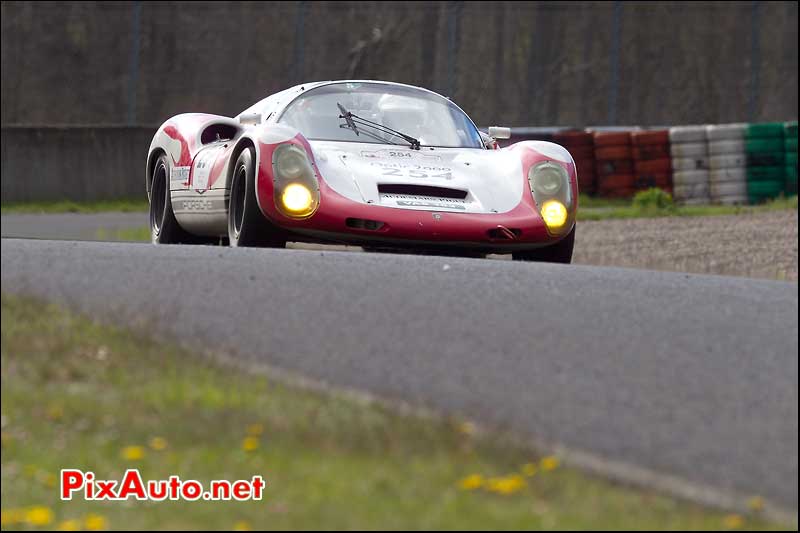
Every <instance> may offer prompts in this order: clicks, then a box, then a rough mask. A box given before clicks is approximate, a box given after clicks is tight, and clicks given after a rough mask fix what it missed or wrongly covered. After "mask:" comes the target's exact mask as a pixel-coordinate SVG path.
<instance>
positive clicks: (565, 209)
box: [528, 161, 575, 235]
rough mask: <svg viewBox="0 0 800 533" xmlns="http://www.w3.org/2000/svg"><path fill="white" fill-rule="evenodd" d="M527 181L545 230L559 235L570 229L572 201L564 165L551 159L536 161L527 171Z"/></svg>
mask: <svg viewBox="0 0 800 533" xmlns="http://www.w3.org/2000/svg"><path fill="white" fill-rule="evenodd" d="M528 183H529V185H530V189H531V194H532V195H533V199H534V201H535V202H536V207H537V209H538V210H539V215H541V217H542V220H544V223H545V225H546V226H547V231H548V232H549V233H550V234H552V235H559V234H562V233H564V232H565V231H566V230H568V229H570V227H571V225H572V224H571V222H572V220H573V219H574V216H575V213H574V209H573V205H574V201H573V198H572V189H571V188H570V184H569V174H567V171H566V170H565V169H564V167H562V166H561V165H559V164H557V163H554V162H552V161H544V162H541V163H537V164H535V165H533V166H532V167H531V168H530V170H529V171H528Z"/></svg>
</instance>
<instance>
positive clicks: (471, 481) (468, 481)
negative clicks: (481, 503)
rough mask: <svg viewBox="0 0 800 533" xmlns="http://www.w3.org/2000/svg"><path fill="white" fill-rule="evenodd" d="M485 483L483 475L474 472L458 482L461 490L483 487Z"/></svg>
mask: <svg viewBox="0 0 800 533" xmlns="http://www.w3.org/2000/svg"><path fill="white" fill-rule="evenodd" d="M482 485H483V476H481V475H480V474H472V475H471V476H467V477H465V478H463V479H462V480H461V481H459V482H458V486H459V487H460V488H461V490H475V489H479V488H481V486H482Z"/></svg>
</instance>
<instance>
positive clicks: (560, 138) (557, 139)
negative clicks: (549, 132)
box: [553, 130, 594, 146]
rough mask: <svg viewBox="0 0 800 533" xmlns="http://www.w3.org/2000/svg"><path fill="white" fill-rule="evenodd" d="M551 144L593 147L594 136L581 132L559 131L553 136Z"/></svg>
mask: <svg viewBox="0 0 800 533" xmlns="http://www.w3.org/2000/svg"><path fill="white" fill-rule="evenodd" d="M553 142H554V143H556V144H560V145H561V146H594V136H593V135H592V134H591V133H589V132H587V131H583V130H567V131H559V132H558V133H554V134H553Z"/></svg>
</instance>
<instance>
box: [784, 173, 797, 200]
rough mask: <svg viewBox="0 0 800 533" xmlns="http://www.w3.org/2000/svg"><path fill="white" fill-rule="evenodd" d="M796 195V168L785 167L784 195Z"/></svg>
mask: <svg viewBox="0 0 800 533" xmlns="http://www.w3.org/2000/svg"><path fill="white" fill-rule="evenodd" d="M795 194H797V167H786V195H787V196H792V195H795Z"/></svg>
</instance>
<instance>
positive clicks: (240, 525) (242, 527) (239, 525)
mask: <svg viewBox="0 0 800 533" xmlns="http://www.w3.org/2000/svg"><path fill="white" fill-rule="evenodd" d="M233 530H234V531H252V530H253V528H252V527H250V522H247V521H245V520H239V521H238V522H236V523H235V524H233Z"/></svg>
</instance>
